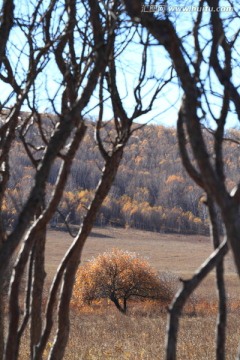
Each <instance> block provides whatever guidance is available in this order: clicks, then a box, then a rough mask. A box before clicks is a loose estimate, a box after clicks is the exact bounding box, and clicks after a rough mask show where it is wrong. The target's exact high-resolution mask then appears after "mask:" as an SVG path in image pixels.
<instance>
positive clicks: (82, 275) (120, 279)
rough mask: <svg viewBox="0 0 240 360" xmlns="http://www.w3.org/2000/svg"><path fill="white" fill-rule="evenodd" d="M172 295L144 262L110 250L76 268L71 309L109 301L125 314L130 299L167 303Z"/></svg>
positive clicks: (125, 253) (128, 254) (132, 255)
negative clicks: (99, 301)
mask: <svg viewBox="0 0 240 360" xmlns="http://www.w3.org/2000/svg"><path fill="white" fill-rule="evenodd" d="M172 294H173V291H172V289H170V288H169V287H168V285H167V283H166V282H164V281H162V280H161V277H160V276H159V275H158V274H157V272H155V271H154V269H153V268H151V266H150V265H149V264H148V262H147V261H146V260H144V259H142V258H139V257H138V256H137V255H136V254H135V253H131V252H128V251H123V250H119V249H113V250H112V251H109V252H105V253H103V254H100V255H99V256H97V257H96V258H93V259H92V260H91V261H89V262H88V263H87V264H86V265H84V266H82V267H80V268H79V270H78V273H77V277H76V283H75V288H74V294H73V303H74V304H75V305H80V304H86V303H89V304H90V303H91V302H92V301H93V300H98V299H104V298H105V299H109V300H110V301H112V302H113V303H114V304H115V306H116V307H117V309H118V310H119V311H120V312H122V313H124V314H125V313H126V311H127V302H128V300H130V299H134V300H137V299H138V300H139V299H141V300H145V299H156V300H161V303H162V304H165V306H166V304H167V303H169V302H170V300H171V298H172Z"/></svg>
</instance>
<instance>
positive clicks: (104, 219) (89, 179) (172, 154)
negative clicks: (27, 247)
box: [4, 119, 240, 234]
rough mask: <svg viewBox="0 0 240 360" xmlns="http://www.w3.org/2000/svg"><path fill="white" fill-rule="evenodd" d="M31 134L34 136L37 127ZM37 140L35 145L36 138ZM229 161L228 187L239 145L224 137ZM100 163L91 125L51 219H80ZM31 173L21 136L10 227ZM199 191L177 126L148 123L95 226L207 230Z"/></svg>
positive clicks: (8, 206)
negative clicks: (180, 144)
mask: <svg viewBox="0 0 240 360" xmlns="http://www.w3.org/2000/svg"><path fill="white" fill-rule="evenodd" d="M51 120H52V119H51ZM108 126H109V127H108V128H107V127H106V131H105V133H106V138H105V141H106V143H107V141H111V124H110V125H108ZM30 136H31V137H34V132H33V131H32V133H31V134H30ZM49 136H50V135H49ZM226 136H227V137H231V138H234V139H235V138H236V137H238V132H237V131H233V130H232V131H230V132H229V133H228V134H226ZM206 138H207V140H208V145H209V147H210V148H211V146H212V135H211V134H210V133H208V132H207V131H206ZM35 141H36V147H37V145H38V139H35ZM39 144H40V142H39ZM38 151H41V150H38ZM225 159H226V160H225V163H226V174H227V176H228V177H227V180H226V181H227V185H228V186H229V188H233V187H234V185H235V183H236V181H237V180H238V168H239V162H240V157H239V153H238V143H236V142H233V141H226V146H225ZM59 166H60V159H59V160H57V161H56V163H55V164H54V169H53V171H52V172H51V175H50V177H49V184H48V189H47V191H48V194H49V196H50V193H51V187H52V186H53V185H54V183H55V181H56V179H57V173H58V169H59ZM101 167H102V159H101V157H100V154H99V153H98V150H97V147H96V144H95V141H94V124H93V123H89V124H88V132H87V134H86V136H85V139H84V142H83V143H82V145H81V147H80V149H79V151H78V153H77V156H76V159H75V161H74V164H73V166H72V170H71V174H70V176H69V180H68V183H67V187H66V189H65V191H64V196H63V199H62V202H61V205H60V207H59V210H60V213H56V214H55V216H54V218H53V219H52V222H51V224H52V225H53V226H59V225H61V224H62V223H63V218H65V219H67V221H68V222H69V223H70V224H78V223H79V222H80V221H81V218H82V217H83V216H84V213H85V209H86V206H87V205H88V203H89V201H91V198H92V195H93V193H94V189H95V187H96V186H97V184H98V181H99V178H100V176H101V171H100V169H101ZM33 176H34V170H33V168H32V166H31V162H30V160H29V158H28V157H27V155H26V152H25V151H24V148H23V145H22V143H21V141H20V140H19V139H17V140H16V142H15V147H14V148H13V149H12V153H11V178H10V180H9V184H8V195H7V198H6V200H5V209H4V219H5V221H6V222H8V224H9V225H11V224H12V223H13V222H14V221H15V220H14V219H15V217H14V214H15V213H17V212H18V211H19V210H20V209H21V206H22V204H23V203H24V199H26V197H27V196H28V192H29V190H30V186H31V182H32V178H33ZM201 195H202V190H201V189H199V188H198V187H197V186H196V185H195V184H194V183H193V181H192V180H191V179H190V178H189V177H188V175H187V174H186V172H185V170H184V169H183V166H182V163H181V158H180V155H179V152H178V144H177V137H176V131H175V129H173V128H167V127H163V126H160V125H159V126H158V125H146V126H145V127H143V128H141V129H140V130H138V131H136V132H135V133H134V135H133V136H132V137H131V139H130V141H129V144H128V146H127V148H126V150H125V155H124V158H123V160H122V163H121V165H120V169H119V172H118V175H117V178H116V180H115V182H114V185H113V186H112V189H111V192H110V193H109V195H108V197H107V199H106V201H105V203H104V205H103V206H102V209H101V211H100V214H99V216H98V219H97V222H96V225H101V226H105V225H114V226H121V227H125V228H126V227H127V228H128V227H130V228H138V229H144V230H150V231H157V232H177V233H199V234H207V233H208V220H207V218H208V214H207V210H206V208H205V206H204V205H203V204H202V203H201V202H200V201H199V200H200V197H201Z"/></svg>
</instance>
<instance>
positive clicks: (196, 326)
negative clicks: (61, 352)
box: [23, 228, 240, 360]
mask: <svg viewBox="0 0 240 360" xmlns="http://www.w3.org/2000/svg"><path fill="white" fill-rule="evenodd" d="M71 241H72V239H71V238H70V236H68V234H66V233H64V232H58V231H49V233H48V241H47V259H46V267H47V273H48V278H47V279H48V281H49V282H50V280H51V278H52V276H53V274H54V271H55V270H56V268H57V265H58V263H59V261H60V259H61V257H62V256H63V254H64V252H65V251H66V250H67V248H68V247H69V245H70V244H71ZM113 247H119V248H121V249H127V250H129V251H135V252H136V253H138V254H139V255H141V256H144V257H146V258H147V259H148V261H149V263H150V264H151V265H152V266H153V267H154V268H155V269H157V270H159V271H161V272H162V271H163V272H171V273H173V274H174V275H175V276H176V277H179V276H181V277H183V278H188V277H190V276H191V274H193V272H194V271H195V270H196V268H197V267H198V266H199V265H200V264H201V263H202V262H203V261H204V260H205V259H206V258H207V257H208V256H209V254H210V253H211V251H212V245H211V242H210V240H209V239H208V238H207V237H203V236H190V235H186V236H185V235H175V234H157V233H151V232H143V231H138V230H132V229H126V230H125V229H116V228H103V229H101V228H95V229H94V231H93V233H92V234H91V236H90V237H89V239H88V241H87V244H86V246H85V248H84V252H83V256H82V262H83V263H84V262H85V261H87V259H89V258H91V257H93V256H96V255H98V254H99V253H101V252H103V251H105V250H108V249H111V248H113ZM225 270H226V279H227V284H228V287H227V292H228V301H229V309H230V310H229V315H228V328H227V357H226V359H227V360H232V359H234V358H235V355H236V351H237V346H238V341H239V339H240V330H239V329H240V319H239V318H240V316H239V315H240V306H239V303H240V302H239V295H240V292H239V285H238V280H237V276H236V273H235V269H234V264H233V261H232V259H231V256H230V255H228V256H227V258H226V261H225ZM214 281H215V280H214V272H213V273H211V274H210V275H209V276H208V278H207V279H206V280H205V281H204V283H203V284H202V285H201V287H200V288H199V290H198V291H197V293H196V294H195V297H196V299H197V301H196V303H195V306H196V310H197V312H196V316H191V312H190V310H189V309H190V305H189V309H188V308H186V310H185V312H184V314H183V316H182V319H181V322H180V326H181V327H180V333H179V348H178V359H179V360H195V359H196V360H211V359H214V358H215V353H214V352H215V349H214V339H215V333H214V328H215V323H216V315H217V300H216V294H215V287H214ZM166 318H167V315H166V311H164V309H161V308H160V307H157V306H152V305H151V304H149V303H146V304H143V303H140V304H137V303H133V304H132V305H131V306H130V312H129V316H124V315H121V314H120V313H118V311H117V310H115V308H114V306H112V305H111V304H98V305H95V306H93V307H86V308H84V309H82V310H77V309H72V330H71V336H70V341H69V345H68V348H67V351H66V355H65V359H66V360H73V359H75V360H80V359H82V360H93V359H97V360H102V359H104V360H105V359H106V360H111V359H129V360H141V359H142V360H148V359H149V360H150V359H151V360H152V359H164V343H165V329H166ZM50 346H51V344H49V347H50ZM23 358H24V359H25V358H27V355H26V356H25V357H23Z"/></svg>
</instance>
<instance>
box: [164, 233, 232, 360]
mask: <svg viewBox="0 0 240 360" xmlns="http://www.w3.org/2000/svg"><path fill="white" fill-rule="evenodd" d="M227 252H228V245H227V241H226V240H225V241H224V242H223V243H221V245H220V246H219V247H218V248H217V249H216V250H215V251H214V252H213V253H212V255H211V256H210V257H209V258H208V259H207V260H206V261H205V263H203V265H202V266H201V267H200V268H199V269H198V270H197V271H196V273H195V275H194V276H193V277H192V278H191V279H190V280H187V281H183V287H182V289H181V290H179V292H178V293H177V294H176V296H175V298H174V299H173V302H172V304H171V306H170V309H169V316H168V329H167V344H166V360H176V359H177V353H176V350H177V336H178V327H179V317H180V315H181V312H182V309H183V307H184V305H185V303H186V301H187V299H188V298H189V297H190V295H191V294H192V293H193V291H194V290H195V289H196V288H197V287H198V286H199V284H200V283H201V281H202V280H203V279H204V278H205V277H206V276H207V275H208V274H209V272H210V271H211V270H212V269H214V267H215V266H216V265H217V264H218V263H219V261H221V260H222V259H223V257H224V256H225V255H226V254H227Z"/></svg>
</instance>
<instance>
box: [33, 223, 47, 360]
mask: <svg viewBox="0 0 240 360" xmlns="http://www.w3.org/2000/svg"><path fill="white" fill-rule="evenodd" d="M45 242H46V228H43V229H42V230H41V231H39V233H38V234H37V238H36V239H35V244H34V247H33V256H34V264H33V282H32V290H31V332H30V336H31V359H34V355H33V354H34V347H35V346H36V344H38V342H39V340H40V337H41V332H42V300H43V288H44V279H45V276H46V273H45V268H44V264H45V256H44V254H45Z"/></svg>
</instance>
